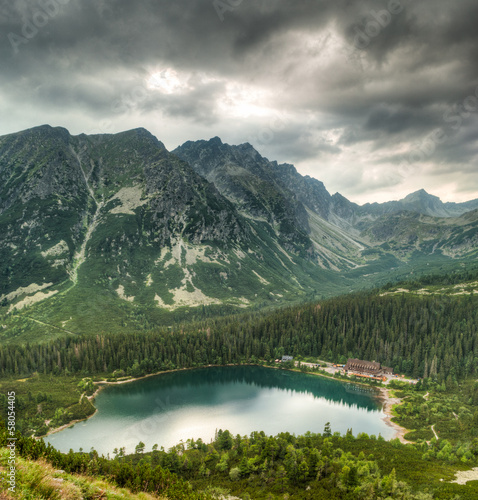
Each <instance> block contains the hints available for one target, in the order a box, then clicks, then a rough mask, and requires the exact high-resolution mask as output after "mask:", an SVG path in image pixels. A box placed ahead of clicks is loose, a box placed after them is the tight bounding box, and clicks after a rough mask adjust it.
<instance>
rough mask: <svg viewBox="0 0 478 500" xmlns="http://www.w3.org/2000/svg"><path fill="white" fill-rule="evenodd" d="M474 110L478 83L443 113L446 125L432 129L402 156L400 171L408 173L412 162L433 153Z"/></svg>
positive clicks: (457, 129)
mask: <svg viewBox="0 0 478 500" xmlns="http://www.w3.org/2000/svg"><path fill="white" fill-rule="evenodd" d="M476 112H478V85H477V86H476V88H475V93H474V94H471V95H469V96H467V97H465V99H463V101H462V102H461V103H460V104H457V105H455V106H454V107H453V108H452V109H448V110H447V111H445V112H444V113H443V121H444V123H445V124H447V125H443V126H442V127H440V128H437V129H435V130H433V131H432V132H431V133H430V134H428V135H427V136H426V137H425V138H424V139H423V141H421V142H420V143H419V144H417V145H416V146H415V147H414V148H413V149H412V150H411V151H410V152H409V153H408V154H407V155H406V156H404V157H402V160H401V162H400V163H399V169H400V171H401V173H402V174H408V173H409V172H410V169H411V167H412V165H413V164H415V163H417V162H419V161H423V160H425V159H426V158H429V157H430V156H431V155H433V154H434V153H435V151H436V149H437V147H438V146H439V145H441V144H444V143H445V142H446V141H447V140H449V139H451V137H452V135H456V134H457V133H458V132H459V130H460V129H461V127H462V126H463V122H464V120H466V119H467V118H470V116H471V115H472V113H476ZM447 130H448V132H447Z"/></svg>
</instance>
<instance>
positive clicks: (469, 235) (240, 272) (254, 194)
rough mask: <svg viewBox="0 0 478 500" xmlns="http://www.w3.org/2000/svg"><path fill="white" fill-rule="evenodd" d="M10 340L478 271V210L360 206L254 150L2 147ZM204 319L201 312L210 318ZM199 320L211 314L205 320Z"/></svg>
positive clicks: (100, 141) (15, 143)
mask: <svg viewBox="0 0 478 500" xmlns="http://www.w3.org/2000/svg"><path fill="white" fill-rule="evenodd" d="M0 231H1V237H0V304H1V305H2V307H0V322H1V326H3V329H2V331H3V333H2V334H0V335H3V338H4V339H7V340H8V339H10V340H12V339H15V338H16V337H17V336H19V335H20V334H21V332H23V331H25V329H26V330H31V331H32V332H33V331H35V332H37V333H35V334H34V333H32V335H34V336H35V335H38V336H40V337H42V336H44V335H50V336H51V335H53V334H60V333H62V334H65V333H70V334H74V333H81V332H92V331H103V330H116V329H124V328H130V329H131V328H134V329H144V328H151V327H152V326H153V325H154V324H158V323H161V324H165V323H166V324H168V322H171V321H174V320H175V319H177V318H183V317H191V315H193V316H194V315H198V314H202V315H209V314H223V313H225V312H229V311H233V310H236V309H237V308H247V307H249V308H252V309H255V308H259V307H270V306H275V305H279V304H283V303H288V302H289V303H291V302H298V301H305V300H311V299H313V298H317V297H319V298H320V297H325V296H330V295H334V294H338V293H344V292H348V291H350V290H358V289H363V288H369V287H371V286H376V285H378V284H380V283H384V282H385V281H388V280H391V279H395V278H399V277H404V276H408V275H409V274H410V273H412V272H415V273H421V272H424V271H426V270H430V269H431V268H434V267H441V268H442V269H447V268H451V267H453V266H457V265H464V264H466V262H468V261H471V260H474V259H476V256H477V253H478V200H472V201H469V202H466V203H443V202H441V200H440V199H439V198H437V197H436V196H432V195H430V194H428V193H427V192H426V191H424V190H420V191H417V192H416V193H412V194H410V195H408V196H407V197H406V198H404V199H403V200H399V201H390V202H387V203H381V204H378V203H373V204H366V205H362V206H359V205H357V204H355V203H352V202H350V201H349V200H347V199H346V198H345V197H343V196H342V195H340V194H339V193H336V194H334V195H331V194H330V193H329V192H328V191H327V189H326V188H325V186H324V184H323V183H322V182H320V181H319V180H317V179H314V178H311V177H309V176H302V175H300V174H299V173H298V172H297V170H296V169H295V167H294V166H293V165H290V164H278V163H277V162H275V161H269V160H268V159H267V158H264V157H262V156H261V155H260V154H259V153H258V152H257V151H256V150H255V149H254V147H253V146H252V145H250V144H247V143H246V144H241V145H238V146H231V145H228V144H224V143H223V142H222V141H221V140H220V139H219V138H218V137H215V138H213V139H211V140H209V141H195V142H191V141H188V142H186V143H185V144H183V145H182V146H180V147H178V148H177V149H175V150H174V151H172V152H169V151H167V150H166V148H165V147H164V145H163V144H162V143H161V142H160V141H159V140H158V139H157V138H156V137H154V136H153V135H152V134H150V133H149V132H148V131H147V130H145V129H142V128H139V129H134V130H130V131H127V132H122V133H119V134H105V135H84V134H81V135H78V136H72V135H71V134H70V133H69V132H68V131H67V130H66V129H64V128H60V127H55V128H53V127H50V126H48V125H44V126H40V127H35V128H33V129H29V130H25V131H23V132H19V133H15V134H9V135H5V136H2V137H0ZM198 306H200V307H198ZM198 311H199V312H198Z"/></svg>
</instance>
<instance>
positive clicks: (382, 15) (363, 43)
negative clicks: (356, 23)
mask: <svg viewBox="0 0 478 500" xmlns="http://www.w3.org/2000/svg"><path fill="white" fill-rule="evenodd" d="M403 9H404V7H403V5H402V2H401V1H400V0H389V1H388V3H387V8H386V9H382V10H379V11H375V10H373V9H372V10H371V11H370V16H369V18H368V20H367V22H366V23H365V24H364V25H363V28H362V29H360V28H358V27H355V37H354V39H353V46H354V47H355V48H356V49H359V50H364V49H366V48H367V47H368V46H369V45H370V43H371V41H372V39H373V38H376V37H377V36H378V35H380V33H381V32H382V31H383V30H384V29H385V28H387V27H388V26H389V25H390V23H391V22H392V18H393V16H397V15H398V14H400V13H401V12H403Z"/></svg>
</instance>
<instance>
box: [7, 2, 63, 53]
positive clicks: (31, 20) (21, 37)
mask: <svg viewBox="0 0 478 500" xmlns="http://www.w3.org/2000/svg"><path fill="white" fill-rule="evenodd" d="M69 2H70V0H39V1H38V5H39V7H38V8H37V9H36V10H34V11H32V12H31V13H30V15H29V16H28V15H25V16H24V17H23V18H22V23H23V24H22V28H21V30H20V34H19V33H13V32H10V33H8V35H7V38H8V41H9V42H10V45H11V47H12V50H13V53H14V55H17V54H18V53H19V52H20V46H22V45H26V44H27V43H29V42H30V41H31V40H33V39H34V38H35V37H36V36H37V35H38V33H39V32H40V30H41V29H42V28H43V27H45V26H46V25H47V24H48V23H49V22H50V21H51V20H52V19H54V18H55V17H56V16H57V15H58V14H59V13H60V11H61V7H62V6H65V5H67V4H68V3H69Z"/></svg>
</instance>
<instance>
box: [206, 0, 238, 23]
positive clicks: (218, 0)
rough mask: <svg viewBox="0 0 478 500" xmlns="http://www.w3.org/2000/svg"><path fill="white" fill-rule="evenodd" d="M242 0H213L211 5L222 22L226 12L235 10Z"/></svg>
mask: <svg viewBox="0 0 478 500" xmlns="http://www.w3.org/2000/svg"><path fill="white" fill-rule="evenodd" d="M242 2H243V0H213V2H212V6H213V7H214V10H215V11H216V14H217V17H219V19H220V20H221V22H224V19H225V14H226V12H233V11H234V10H236V9H237V8H238V7H239V5H241V3H242Z"/></svg>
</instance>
